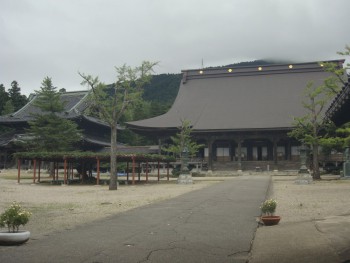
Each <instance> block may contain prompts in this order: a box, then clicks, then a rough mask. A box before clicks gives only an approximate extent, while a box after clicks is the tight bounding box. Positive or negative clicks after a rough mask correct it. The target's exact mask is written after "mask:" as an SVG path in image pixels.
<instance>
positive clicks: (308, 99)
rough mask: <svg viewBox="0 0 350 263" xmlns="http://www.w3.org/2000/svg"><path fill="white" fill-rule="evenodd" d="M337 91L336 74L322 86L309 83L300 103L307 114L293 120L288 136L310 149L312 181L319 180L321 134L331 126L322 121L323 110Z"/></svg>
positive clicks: (330, 67) (328, 67) (335, 66)
mask: <svg viewBox="0 0 350 263" xmlns="http://www.w3.org/2000/svg"><path fill="white" fill-rule="evenodd" d="M337 67H338V66H337V65H332V66H330V64H328V66H327V69H334V68H337ZM339 90H340V87H339V80H338V76H337V74H336V73H335V74H333V75H332V76H330V77H328V78H327V79H325V80H324V82H323V84H322V85H319V86H316V85H314V83H313V82H309V83H308V84H307V86H306V88H305V90H304V100H303V101H302V105H303V107H304V108H305V109H306V111H307V113H306V114H305V115H304V116H302V117H295V118H294V129H293V130H292V131H291V132H290V133H289V134H288V135H289V136H290V137H294V138H296V139H297V140H299V141H300V142H301V143H302V144H306V145H309V146H310V147H311V148H312V155H313V161H312V165H313V167H312V170H313V177H314V179H319V178H320V171H319V160H318V159H319V158H318V148H319V145H320V143H321V139H322V134H321V132H322V131H325V130H327V129H328V127H329V126H330V125H331V124H330V123H329V122H325V121H324V110H325V107H326V106H327V105H328V103H329V101H330V100H331V99H332V98H333V97H334V96H335V95H336V93H337V92H339Z"/></svg>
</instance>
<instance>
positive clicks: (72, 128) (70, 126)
mask: <svg viewBox="0 0 350 263" xmlns="http://www.w3.org/2000/svg"><path fill="white" fill-rule="evenodd" d="M35 92H36V95H37V98H36V99H35V101H34V102H33V104H34V106H36V107H38V108H39V109H40V110H41V112H40V113H36V114H34V115H33V116H34V120H33V121H31V122H29V124H30V128H29V130H28V133H29V134H30V136H31V138H32V140H31V142H30V145H31V147H32V149H33V150H38V151H48V152H52V151H67V150H71V149H73V147H74V144H75V143H77V142H78V141H79V140H80V139H81V135H80V131H79V130H78V126H77V124H76V123H74V122H73V121H70V120H67V119H64V118H62V117H61V116H60V113H62V112H63V111H64V103H63V102H62V100H61V94H60V93H59V92H57V91H56V87H54V86H53V84H52V81H51V78H49V77H46V78H45V79H44V80H43V82H42V86H41V88H40V90H39V91H35Z"/></svg>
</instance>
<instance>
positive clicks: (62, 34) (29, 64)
mask: <svg viewBox="0 0 350 263" xmlns="http://www.w3.org/2000/svg"><path fill="white" fill-rule="evenodd" d="M349 10H350V1H349V0H293V1H288V0H210V1H209V0H176V1H175V0H172V1H171V0H124V1H122V0H0V83H3V84H4V85H5V87H6V88H7V89H8V88H9V87H10V84H11V82H12V81H13V80H16V81H17V82H18V83H19V85H20V87H21V89H22V93H24V94H26V95H28V94H29V93H31V92H34V90H38V89H39V87H40V85H41V82H42V80H43V79H44V77H46V76H49V77H51V78H52V81H53V83H54V85H55V86H57V87H58V88H66V89H67V90H69V91H73V90H80V89H85V88H84V87H82V86H81V85H80V82H81V78H80V77H79V75H78V73H77V72H78V71H79V72H82V73H86V74H91V75H94V76H99V78H100V80H102V81H104V82H105V83H111V82H113V81H114V80H115V76H116V75H115V69H114V66H121V65H123V64H124V63H126V64H128V65H131V66H137V65H139V64H140V63H141V62H142V61H143V60H149V61H159V66H158V67H156V68H155V71H156V73H158V74H160V73H180V72H181V70H182V69H189V68H200V67H201V66H202V60H203V63H204V66H221V65H226V64H231V63H235V62H240V61H251V60H255V59H266V58H273V59H277V60H293V61H295V62H306V61H321V60H328V59H337V58H340V56H339V55H337V54H336V52H337V51H343V50H344V47H345V45H346V44H350V29H349V26H348V24H349V23H348V21H349V19H350V16H349Z"/></svg>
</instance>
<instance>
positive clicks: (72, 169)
mask: <svg viewBox="0 0 350 263" xmlns="http://www.w3.org/2000/svg"><path fill="white" fill-rule="evenodd" d="M70 168H71V171H70V176H71V179H72V180H73V179H74V168H73V163H70Z"/></svg>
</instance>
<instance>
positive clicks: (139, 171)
mask: <svg viewBox="0 0 350 263" xmlns="http://www.w3.org/2000/svg"><path fill="white" fill-rule="evenodd" d="M138 168H139V170H138V177H139V182H140V181H141V164H140V162H139V163H138Z"/></svg>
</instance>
